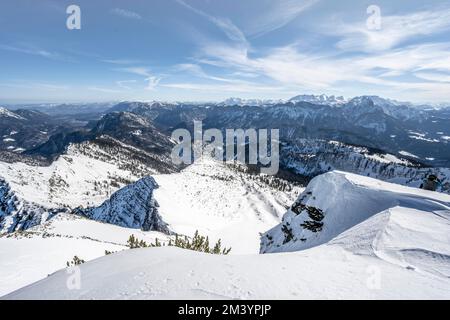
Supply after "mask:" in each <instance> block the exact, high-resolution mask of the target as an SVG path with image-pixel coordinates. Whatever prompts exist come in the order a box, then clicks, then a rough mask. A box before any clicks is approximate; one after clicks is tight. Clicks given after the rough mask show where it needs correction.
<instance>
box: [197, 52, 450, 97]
mask: <svg viewBox="0 0 450 320" xmlns="http://www.w3.org/2000/svg"><path fill="white" fill-rule="evenodd" d="M449 49H450V44H445V43H444V44H428V45H416V46H409V47H406V48H401V49H396V50H391V51H390V52H388V53H383V54H381V53H377V52H374V53H372V54H369V55H368V54H362V55H359V56H342V55H319V54H317V53H306V52H300V51H299V50H298V49H296V48H295V47H294V46H286V47H281V48H275V49H272V50H270V51H269V52H268V53H267V54H266V55H262V56H259V57H251V56H250V55H249V53H248V51H247V50H243V49H242V48H235V47H232V46H226V45H223V46H210V47H209V46H207V47H204V48H202V52H203V53H204V55H205V56H204V59H199V63H203V64H212V65H214V66H216V67H222V68H227V69H228V70H235V72H244V73H245V72H252V73H256V74H258V75H259V76H260V77H265V78H269V79H271V80H272V81H275V83H277V84H278V85H282V86H285V87H289V88H293V87H297V88H298V89H299V90H308V91H326V90H329V88H334V89H337V88H340V87H342V86H343V85H344V83H352V84H353V85H354V86H361V85H377V88H378V89H379V90H380V91H381V90H382V89H383V88H384V89H386V88H388V89H389V88H391V89H392V88H395V89H396V90H403V91H409V92H410V93H411V92H412V91H414V94H415V95H416V96H419V95H421V96H423V97H424V98H425V97H426V98H430V97H432V95H433V94H432V93H433V92H435V93H439V97H440V98H441V99H442V98H443V97H445V99H449V98H450V91H449V92H448V93H445V94H444V92H445V90H444V89H445V88H447V89H450V87H448V86H447V84H442V83H437V79H431V78H430V77H428V79H426V80H433V82H430V81H429V82H424V81H418V82H417V81H416V82H414V81H411V80H405V79H398V78H397V77H398V76H401V75H408V76H412V75H414V73H416V72H418V71H423V72H424V71H428V72H430V71H434V72H436V71H438V70H440V71H441V72H444V73H445V72H450V64H449V63H448V62H449V60H450V57H449V56H448V52H449ZM419 77H420V74H419ZM423 78H424V77H423V74H422V79H423ZM441 82H442V81H441Z"/></svg>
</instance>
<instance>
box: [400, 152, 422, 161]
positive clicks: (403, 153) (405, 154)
mask: <svg viewBox="0 0 450 320" xmlns="http://www.w3.org/2000/svg"><path fill="white" fill-rule="evenodd" d="M399 154H401V155H402V156H406V157H412V158H416V159H418V158H419V157H418V156H416V155H415V154H412V153H411V152H408V151H403V150H402V151H400V152H399Z"/></svg>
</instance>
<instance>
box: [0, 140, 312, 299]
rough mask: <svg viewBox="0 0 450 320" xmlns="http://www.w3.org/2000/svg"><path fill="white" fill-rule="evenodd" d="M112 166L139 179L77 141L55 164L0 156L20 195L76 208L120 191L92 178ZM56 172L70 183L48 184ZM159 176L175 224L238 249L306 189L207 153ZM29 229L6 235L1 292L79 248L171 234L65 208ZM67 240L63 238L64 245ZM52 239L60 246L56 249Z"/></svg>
mask: <svg viewBox="0 0 450 320" xmlns="http://www.w3.org/2000/svg"><path fill="white" fill-rule="evenodd" d="M111 173H114V174H115V175H120V176H123V177H125V178H130V177H131V178H134V177H132V176H131V173H130V172H128V171H122V170H120V169H118V167H117V166H114V165H112V164H109V163H106V162H103V161H99V160H96V159H92V158H89V157H87V156H85V155H83V154H82V153H80V152H79V150H78V148H77V146H76V145H73V146H71V147H70V148H69V150H68V153H67V154H65V155H63V156H62V157H60V158H59V159H58V160H57V161H55V162H54V163H53V164H52V165H51V166H49V167H34V166H29V165H26V164H23V163H15V164H8V163H2V162H0V175H1V176H4V177H5V179H6V180H7V181H8V183H9V184H10V186H11V189H12V190H13V191H14V192H15V193H16V194H17V195H18V196H19V198H22V199H27V200H28V201H33V202H35V203H38V204H41V205H44V206H46V207H51V208H55V207H57V206H58V205H59V204H60V203H66V204H68V205H69V206H71V207H72V208H74V207H78V206H79V205H83V206H85V207H86V206H88V205H91V206H99V205H100V204H101V203H102V202H103V201H105V200H107V199H108V198H109V196H111V194H112V192H113V191H115V190H114V188H113V187H110V188H107V189H103V188H100V189H98V190H97V191H96V187H95V184H94V183H95V182H98V181H103V180H107V179H108V177H109V176H110V174H111ZM52 177H53V180H54V181H58V179H57V178H55V177H60V178H62V179H64V181H65V182H66V184H65V183H59V185H60V186H55V187H53V188H50V187H49V179H51V178H52ZM153 177H154V179H155V180H156V181H157V183H158V185H159V187H158V188H157V189H156V190H155V191H154V193H155V199H156V201H157V202H158V204H159V207H158V212H159V214H160V215H161V217H162V220H163V221H164V222H166V223H168V225H169V229H170V230H171V231H175V232H177V233H180V234H186V235H189V236H191V235H193V234H194V233H195V231H196V230H199V231H200V233H201V234H202V235H207V236H209V237H210V242H211V243H213V242H215V241H217V240H218V239H219V238H221V239H222V244H223V246H226V247H232V252H231V254H232V255H236V254H248V253H255V254H256V253H257V252H258V251H259V233H260V232H264V231H266V230H267V229H269V228H272V227H273V226H275V225H276V224H278V223H279V222H280V219H281V216H282V214H283V213H284V211H285V207H287V206H289V205H290V204H291V203H292V202H293V201H294V200H295V198H296V197H297V196H298V194H300V192H301V191H302V190H303V189H301V188H298V187H294V189H293V190H292V191H290V192H281V191H278V190H276V189H274V188H271V187H268V186H267V185H266V184H264V183H261V182H259V181H258V180H252V179H251V178H249V177H248V176H246V175H244V174H241V173H238V172H237V171H236V170H234V169H232V168H231V167H229V166H227V165H225V164H223V163H221V162H217V161H214V160H212V159H209V158H204V159H202V160H201V161H198V162H196V163H195V164H193V165H191V166H190V167H188V168H186V169H185V170H183V171H181V172H180V173H176V174H167V175H164V174H161V175H154V176H153ZM136 179H137V177H136ZM86 193H89V195H87V194H86ZM45 220H46V219H43V221H45ZM23 233H24V234H25V235H26V236H24V237H23V238H21V239H20V240H16V242H11V241H12V240H13V239H11V238H8V236H6V235H5V236H3V237H0V261H6V260H8V261H11V263H10V264H8V265H6V266H3V264H2V265H0V275H1V276H0V279H1V281H0V282H2V285H3V286H0V296H1V295H2V294H6V293H7V292H10V291H12V290H15V289H18V288H19V287H22V286H24V285H26V284H29V283H31V282H33V281H37V280H39V279H41V278H42V277H43V276H45V275H47V274H50V273H53V272H55V271H56V270H58V269H59V268H61V267H63V266H64V264H65V262H66V261H67V260H69V259H71V258H72V257H73V256H74V255H77V256H79V257H81V258H83V259H84V260H91V259H93V258H97V257H99V256H103V255H104V250H110V251H117V250H122V249H124V248H125V247H124V245H125V243H126V240H127V239H128V237H129V235H131V234H135V235H136V237H137V238H139V239H144V240H145V241H147V242H148V243H153V242H154V239H155V238H158V239H159V240H162V241H164V239H166V240H167V235H165V234H163V233H159V232H153V231H149V232H144V231H141V230H139V229H131V228H123V227H119V226H114V225H110V224H103V223H99V222H96V221H92V220H88V219H84V218H81V217H78V216H75V215H69V214H66V213H60V214H58V215H57V216H56V217H54V218H51V219H50V220H48V221H46V222H45V223H44V224H42V225H41V226H36V227H33V228H31V229H28V230H26V231H24V232H23ZM43 234H45V238H43ZM61 239H64V240H63V241H64V244H62V245H61V246H58V245H57V243H59V242H60V240H61ZM34 240H35V242H34ZM22 241H24V242H25V241H26V242H27V245H25V244H24V248H22V245H21V247H20V250H18V251H15V250H13V249H10V247H15V246H16V243H23V242H22ZM89 243H92V247H90V245H89ZM53 245H55V246H57V248H58V249H60V250H61V251H60V252H59V253H58V252H57V251H56V249H53ZM25 247H26V249H25ZM3 248H8V249H6V250H3ZM91 249H92V250H91ZM113 249H114V250H113ZM47 251H51V252H53V253H54V256H53V257H52V259H54V263H53V262H49V263H48V264H45V263H44V262H42V263H41V262H40V261H41V259H43V258H42V257H46V256H47V254H48V253H47ZM53 253H52V254H53ZM22 255H26V256H29V257H30V261H29V263H28V264H25V265H24V267H23V268H22V267H21V268H18V269H14V268H11V265H14V263H17V264H19V263H21V261H22V260H21V259H22ZM52 261H53V260H52ZM20 274H23V278H21V276H19V275H20Z"/></svg>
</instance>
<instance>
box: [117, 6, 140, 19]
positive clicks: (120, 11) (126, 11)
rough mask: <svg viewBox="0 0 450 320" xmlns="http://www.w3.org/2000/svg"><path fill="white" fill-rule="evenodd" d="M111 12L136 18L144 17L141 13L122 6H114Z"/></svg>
mask: <svg viewBox="0 0 450 320" xmlns="http://www.w3.org/2000/svg"><path fill="white" fill-rule="evenodd" d="M111 13H113V14H115V15H118V16H121V17H124V18H128V19H135V20H141V19H142V16H141V15H140V14H139V13H136V12H133V11H130V10H125V9H121V8H114V9H112V10H111Z"/></svg>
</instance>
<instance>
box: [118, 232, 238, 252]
mask: <svg viewBox="0 0 450 320" xmlns="http://www.w3.org/2000/svg"><path fill="white" fill-rule="evenodd" d="M127 244H128V247H129V248H130V249H136V248H147V247H152V248H153V247H161V246H165V245H166V244H164V243H161V242H160V241H159V240H158V238H156V239H155V242H154V243H151V244H147V243H146V242H145V241H143V240H139V239H137V238H136V237H135V236H134V235H131V236H130V238H129V239H128V242H127ZM167 246H173V247H178V248H182V249H188V250H194V251H199V252H205V253H212V254H229V253H230V251H231V248H222V241H221V240H220V239H219V241H217V242H216V244H215V245H214V246H213V247H210V246H209V238H208V237H205V236H201V235H200V234H199V233H198V231H195V234H194V237H193V238H192V240H189V238H188V237H186V236H185V237H184V238H181V237H179V236H178V235H176V236H175V239H174V240H172V239H170V240H169V242H168V243H167Z"/></svg>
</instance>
